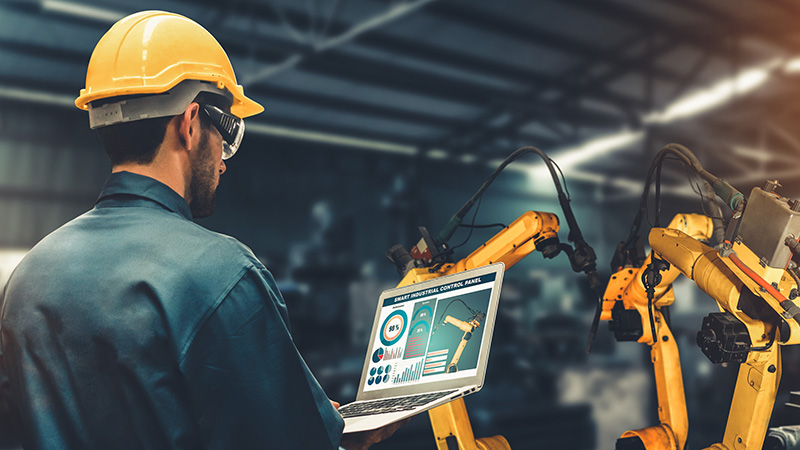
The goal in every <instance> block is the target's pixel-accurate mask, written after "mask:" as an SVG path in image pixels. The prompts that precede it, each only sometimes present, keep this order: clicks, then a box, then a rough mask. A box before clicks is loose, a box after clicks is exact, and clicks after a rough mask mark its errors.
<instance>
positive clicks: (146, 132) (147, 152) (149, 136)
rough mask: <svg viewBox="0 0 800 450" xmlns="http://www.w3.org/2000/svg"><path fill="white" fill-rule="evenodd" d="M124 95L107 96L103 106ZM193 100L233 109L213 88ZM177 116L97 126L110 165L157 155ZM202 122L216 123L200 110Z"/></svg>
mask: <svg viewBox="0 0 800 450" xmlns="http://www.w3.org/2000/svg"><path fill="white" fill-rule="evenodd" d="M123 99H124V97H116V98H110V99H104V101H103V102H102V103H99V102H98V104H97V105H96V106H100V105H102V104H106V103H112V102H117V101H121V100H123ZM194 102H196V103H200V104H201V105H202V104H206V105H214V106H217V107H219V108H222V109H223V110H225V111H229V110H230V106H231V104H230V101H228V100H227V99H226V98H225V97H222V96H220V95H217V94H212V93H210V92H200V93H199V94H197V97H195V99H194ZM173 117H175V116H167V117H156V118H154V119H142V120H136V121H133V122H123V123H117V124H114V125H109V126H106V127H102V128H98V129H97V135H98V136H99V137H100V142H101V143H102V144H103V147H104V148H105V150H106V154H107V155H108V158H109V159H110V160H111V165H117V164H124V163H135V164H148V163H151V162H153V159H154V158H155V157H156V151H157V150H158V147H159V146H160V145H161V143H162V142H164V136H165V135H166V133H167V125H168V124H169V122H170V120H172V119H173ZM200 123H201V125H202V127H203V129H204V130H206V129H208V128H209V127H212V126H213V123H212V122H211V119H210V118H209V117H208V115H206V114H205V113H203V112H201V113H200Z"/></svg>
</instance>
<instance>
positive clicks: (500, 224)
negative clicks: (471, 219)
mask: <svg viewBox="0 0 800 450" xmlns="http://www.w3.org/2000/svg"><path fill="white" fill-rule="evenodd" d="M459 227H461V228H506V227H507V225H506V224H504V223H487V224H486V225H465V224H463V223H462V224H461V225H459Z"/></svg>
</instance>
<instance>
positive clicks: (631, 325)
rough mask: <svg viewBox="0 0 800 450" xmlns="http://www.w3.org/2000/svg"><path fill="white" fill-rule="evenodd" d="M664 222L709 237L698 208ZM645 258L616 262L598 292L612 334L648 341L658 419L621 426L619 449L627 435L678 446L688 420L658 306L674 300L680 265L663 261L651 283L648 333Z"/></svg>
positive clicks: (662, 448)
mask: <svg viewBox="0 0 800 450" xmlns="http://www.w3.org/2000/svg"><path fill="white" fill-rule="evenodd" d="M667 228H668V229H675V230H680V231H681V232H682V233H684V234H686V235H688V236H691V237H692V238H693V239H701V240H706V241H707V240H709V239H711V235H712V233H713V223H712V221H711V219H710V218H708V217H706V216H702V215H699V214H678V215H676V216H675V218H673V219H672V222H670V224H669V225H668V226H667ZM650 263H651V257H648V258H647V259H646V260H645V262H644V264H643V265H642V266H641V267H638V268H634V267H623V268H621V269H620V270H619V271H617V272H616V273H615V274H614V275H612V276H611V280H609V283H608V287H607V288H606V292H605V294H604V296H603V311H602V313H601V315H600V319H601V320H607V321H611V328H612V330H613V331H614V334H615V336H616V337H617V339H618V340H623V341H626V340H627V341H630V340H635V341H637V342H641V343H643V344H647V345H649V346H650V347H651V349H650V359H651V361H652V363H653V370H654V372H655V379H656V393H657V396H658V417H659V420H660V422H661V423H660V424H659V425H657V426H653V427H647V428H643V429H639V430H631V431H626V432H625V433H623V434H622V436H621V441H620V443H618V446H617V448H618V449H620V450H621V447H622V448H624V447H626V444H627V442H628V441H629V440H631V439H636V438H638V439H639V440H641V443H642V445H644V448H645V449H646V450H682V449H683V448H684V445H685V444H686V437H687V434H688V431H689V421H688V417H687V412H686V398H685V395H684V390H683V377H682V374H681V365H680V355H679V354H678V345H677V343H676V342H675V338H674V336H673V335H672V332H671V330H670V328H669V325H668V324H667V323H666V320H665V319H664V316H663V315H662V312H661V308H662V307H665V306H669V305H671V304H672V303H673V301H674V300H675V296H674V293H673V290H672V282H673V281H675V278H677V276H678V275H680V271H679V269H678V268H676V267H675V266H671V267H669V268H668V269H666V270H665V272H663V273H662V275H661V280H660V282H659V283H658V284H657V285H656V286H655V289H654V294H653V301H652V307H653V308H652V313H653V324H652V326H653V328H654V331H655V333H651V332H650V330H651V323H650V302H649V300H648V296H647V291H646V288H645V285H644V282H643V277H644V276H645V271H646V270H647V268H648V266H649V265H650ZM653 334H655V337H656V339H655V340H654V339H653Z"/></svg>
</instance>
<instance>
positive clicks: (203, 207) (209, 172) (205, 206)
mask: <svg viewBox="0 0 800 450" xmlns="http://www.w3.org/2000/svg"><path fill="white" fill-rule="evenodd" d="M208 134H209V131H208V130H207V129H203V135H202V136H201V139H200V146H199V147H198V148H197V152H196V153H195V154H194V156H193V157H192V159H191V161H190V166H191V171H192V173H191V176H192V178H191V180H190V181H189V210H190V211H191V212H192V217H194V218H202V217H208V216H210V215H211V214H213V213H214V206H215V205H214V201H215V198H216V195H217V188H216V186H214V171H215V170H217V165H216V164H214V161H213V158H212V156H211V144H210V143H209V139H208Z"/></svg>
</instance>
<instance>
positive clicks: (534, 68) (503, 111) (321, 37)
mask: <svg viewBox="0 0 800 450" xmlns="http://www.w3.org/2000/svg"><path fill="white" fill-rule="evenodd" d="M143 9H164V10H170V11H173V12H177V13H180V14H184V15H186V16H189V17H191V18H193V19H195V20H196V21H198V22H199V23H201V24H202V25H203V26H205V27H206V28H207V29H208V30H209V31H210V32H211V33H212V34H214V35H215V36H216V37H217V38H218V40H219V41H220V43H221V44H222V45H223V47H224V48H225V49H226V50H227V52H228V55H229V57H230V59H231V61H232V63H233V65H234V68H235V69H236V71H237V75H238V78H239V82H240V83H241V84H242V85H244V86H245V89H246V92H247V93H248V95H250V96H251V97H253V98H254V99H256V100H257V101H259V102H261V103H262V104H264V105H265V106H266V111H265V112H264V113H263V114H261V115H260V116H257V117H255V118H252V119H249V120H248V124H247V126H248V132H250V133H257V134H261V135H263V136H267V137H269V136H273V137H280V138H283V139H285V138H289V139H297V140H305V141H312V142H320V143H328V144H333V145H338V146H343V147H352V148H360V149H364V150H365V151H382V152H390V153H396V154H400V155H414V156H417V157H423V158H433V159H445V160H447V159H449V160H454V161H458V162H464V163H472V164H474V163H481V162H486V163H487V164H492V163H494V164H496V161H498V160H500V159H502V158H503V157H504V156H505V155H507V154H509V153H510V152H511V151H512V150H514V149H515V148H517V147H520V146H523V145H535V146H538V147H540V148H542V149H544V150H545V151H547V152H548V154H550V155H551V157H553V159H555V160H556V161H562V160H563V161H564V163H563V164H562V166H564V169H565V171H568V173H570V174H573V176H574V177H576V178H577V179H582V180H585V181H587V182H589V183H596V184H604V185H606V186H609V189H611V191H612V192H614V189H617V190H618V191H619V192H620V193H622V194H625V195H632V192H633V191H635V190H636V189H641V188H640V187H637V188H636V189H633V188H632V186H641V180H642V178H643V176H644V174H643V172H644V168H645V167H646V166H647V164H648V163H649V161H650V158H652V155H653V154H654V153H655V151H656V150H657V149H658V147H660V146H661V145H662V144H664V143H666V142H670V141H675V142H681V143H684V144H686V145H687V146H690V147H691V148H692V149H693V150H694V151H695V153H697V154H698V156H699V157H700V160H701V161H702V162H703V164H704V165H705V166H706V167H707V168H708V169H709V170H712V171H715V173H717V174H718V175H720V176H724V177H727V178H729V179H731V181H732V182H733V183H734V184H736V183H740V184H741V185H742V187H743V188H748V189H749V186H751V185H753V184H760V182H761V180H763V179H764V178H768V177H769V178H776V177H778V178H780V179H781V181H782V182H783V183H784V185H785V186H787V187H789V188H791V189H793V190H794V191H795V192H798V193H800V170H798V169H797V167H798V165H797V163H796V162H795V161H796V160H797V157H798V156H800V131H798V127H797V125H796V124H797V122H798V121H797V119H798V118H799V117H798V116H800V114H798V112H800V108H798V106H797V104H798V102H797V101H796V99H800V89H799V88H798V85H800V75H795V73H800V72H798V71H797V69H798V65H797V64H796V61H795V58H797V57H800V28H797V26H796V23H795V18H796V17H798V15H800V5H798V4H797V3H796V2H792V1H789V0H772V1H770V2H753V1H748V0H703V1H700V0H669V1H667V0H649V1H645V2H643V1H640V0H535V1H534V0H492V1H485V0H406V1H389V0H302V1H301V0H259V1H256V0H236V1H228V2H220V1H211V0H191V1H189V0H185V1H178V0H171V1H163V0H157V1H156V0H139V1H137V2H135V3H133V2H130V1H123V0H105V1H99V0H97V1H90V0H5V1H4V2H2V3H1V4H0V61H4V64H0V100H2V99H7V100H12V101H13V100H14V99H20V98H26V99H33V100H34V101H39V102H41V103H43V104H49V105H55V106H60V107H65V108H70V107H72V106H71V102H72V100H73V99H74V97H75V96H76V94H77V93H78V91H79V89H80V88H81V87H83V83H84V76H85V70H86V65H87V63H88V59H89V56H90V54H91V51H92V49H93V47H94V45H95V43H96V42H97V40H98V39H99V38H100V36H102V34H103V33H104V32H105V30H107V29H108V27H109V26H110V25H111V24H112V23H113V22H115V21H116V20H118V19H119V18H121V17H123V16H125V15H127V14H130V13H132V12H135V11H138V10H143ZM674 181H676V185H677V180H674ZM666 182H667V184H669V182H670V178H669V177H667V180H666Z"/></svg>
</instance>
